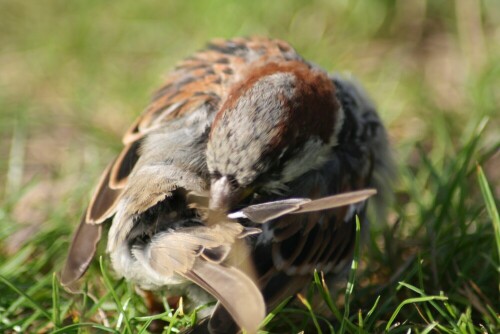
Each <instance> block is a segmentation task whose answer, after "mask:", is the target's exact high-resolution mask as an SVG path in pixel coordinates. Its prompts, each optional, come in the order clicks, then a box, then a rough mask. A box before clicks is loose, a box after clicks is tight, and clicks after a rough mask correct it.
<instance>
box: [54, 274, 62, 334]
mask: <svg viewBox="0 0 500 334" xmlns="http://www.w3.org/2000/svg"><path fill="white" fill-rule="evenodd" d="M59 307H60V306H59V281H58V279H57V274H56V273H52V322H53V323H54V327H55V328H56V329H57V328H59V327H60V325H61V321H60V309H59Z"/></svg>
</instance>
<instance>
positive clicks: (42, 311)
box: [0, 275, 52, 320]
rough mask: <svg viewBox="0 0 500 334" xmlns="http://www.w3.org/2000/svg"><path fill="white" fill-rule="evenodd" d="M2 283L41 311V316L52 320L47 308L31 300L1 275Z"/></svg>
mask: <svg viewBox="0 0 500 334" xmlns="http://www.w3.org/2000/svg"><path fill="white" fill-rule="evenodd" d="M0 281H1V282H3V283H4V284H5V285H7V286H8V287H9V288H10V289H11V290H13V291H14V292H16V293H17V294H19V295H20V296H23V297H24V298H25V299H26V300H27V301H29V302H30V304H31V305H32V306H33V307H34V308H35V309H37V310H38V311H40V313H41V314H43V315H44V316H45V317H46V318H47V319H49V320H52V316H51V315H50V313H49V312H47V310H45V308H44V307H43V306H42V305H40V304H38V303H37V302H36V301H35V300H33V298H31V297H30V296H29V295H27V294H26V293H24V292H23V291H21V290H19V289H18V288H17V287H16V286H15V285H14V284H12V283H11V282H10V281H9V280H8V279H6V278H5V277H3V276H1V275H0Z"/></svg>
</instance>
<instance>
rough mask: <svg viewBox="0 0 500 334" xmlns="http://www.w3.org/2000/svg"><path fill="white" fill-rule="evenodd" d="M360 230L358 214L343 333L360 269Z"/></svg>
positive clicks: (342, 324)
mask: <svg viewBox="0 0 500 334" xmlns="http://www.w3.org/2000/svg"><path fill="white" fill-rule="evenodd" d="M360 231H361V224H360V222H359V217H358V216H356V238H355V242H354V257H353V259H352V264H351V271H350V272H349V280H348V282H347V288H346V290H345V305H344V317H343V319H342V323H341V325H340V333H341V334H343V333H344V332H345V321H346V320H347V319H349V313H350V302H351V295H352V292H353V290H354V282H355V280H356V270H357V269H358V261H359V248H360V247H359V235H360Z"/></svg>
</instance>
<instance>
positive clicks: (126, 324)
mask: <svg viewBox="0 0 500 334" xmlns="http://www.w3.org/2000/svg"><path fill="white" fill-rule="evenodd" d="M99 266H100V268H101V273H102V276H103V279H104V283H105V284H106V286H107V288H108V289H109V291H110V292H111V296H113V299H114V301H115V303H116V305H117V306H118V308H119V309H120V313H121V314H123V317H124V320H125V327H126V328H127V331H128V332H129V333H130V334H132V333H133V332H132V328H131V327H130V323H129V319H128V316H127V314H126V312H125V309H124V308H123V306H122V303H121V302H120V299H119V298H118V295H117V294H116V291H115V289H114V287H113V284H112V283H111V280H110V279H109V277H108V275H107V273H106V270H105V268H104V261H103V258H102V256H100V257H99Z"/></svg>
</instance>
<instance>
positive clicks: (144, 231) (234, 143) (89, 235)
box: [61, 37, 391, 333]
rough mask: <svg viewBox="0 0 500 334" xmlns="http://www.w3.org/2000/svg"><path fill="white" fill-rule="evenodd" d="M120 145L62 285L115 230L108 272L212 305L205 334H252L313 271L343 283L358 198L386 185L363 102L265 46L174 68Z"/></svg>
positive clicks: (224, 44) (225, 47)
mask: <svg viewBox="0 0 500 334" xmlns="http://www.w3.org/2000/svg"><path fill="white" fill-rule="evenodd" d="M123 143H124V145H125V147H124V149H123V150H122V152H121V153H120V154H119V155H118V157H117V158H116V159H115V160H114V161H113V162H112V163H111V164H110V165H109V166H108V167H107V168H106V170H105V171H104V173H103V176H102V177H101V180H100V182H99V184H98V186H97V189H96V191H95V193H94V195H93V197H92V200H91V201H90V204H89V206H88V208H87V210H86V212H85V214H84V216H83V218H82V221H81V223H80V225H79V227H78V229H77V231H76V234H75V236H74V238H73V242H72V245H71V247H70V250H69V255H68V259H67V262H66V265H65V267H64V268H63V271H62V273H61V282H62V284H63V285H65V286H66V287H68V288H69V289H74V288H75V286H76V281H77V280H78V279H79V278H80V277H81V276H82V275H83V274H84V273H85V271H86V270H87V267H88V266H89V263H90V262H91V260H92V258H93V256H94V253H95V251H96V245H97V243H98V242H99V239H100V237H101V229H102V225H103V223H104V222H105V221H107V220H108V218H111V217H113V220H112V223H111V227H110V230H109V234H108V240H107V252H108V253H109V254H110V257H111V262H112V267H113V268H114V270H115V271H116V273H117V274H119V275H121V276H123V277H125V278H126V279H127V280H130V281H132V282H134V283H136V284H138V285H139V286H140V287H142V288H144V289H148V290H157V289H168V290H169V291H171V293H173V294H182V295H185V296H186V295H187V297H188V298H190V299H191V300H193V301H194V303H196V304H199V303H206V302H208V301H210V300H213V299H216V300H218V301H219V303H218V304H217V305H216V306H215V310H214V313H213V314H212V316H211V318H210V320H209V321H205V326H206V330H207V331H209V332H212V333H229V332H231V331H233V332H234V331H237V330H238V328H243V329H245V330H246V331H248V332H250V333H252V332H256V330H257V328H258V326H259V323H260V321H261V320H262V319H263V318H264V316H265V312H266V307H267V309H269V308H271V307H273V306H274V305H276V304H277V303H278V302H280V301H281V300H283V299H284V298H286V297H288V296H291V295H294V294H295V293H297V292H299V291H301V289H303V288H304V286H305V285H306V284H307V283H308V282H309V281H310V280H311V277H312V274H313V271H314V270H315V269H317V270H322V271H324V272H325V273H326V274H329V275H341V274H342V273H343V272H345V269H346V268H347V267H348V265H349V264H350V261H351V260H352V254H353V246H354V238H355V224H354V219H355V216H356V215H358V216H359V217H360V220H361V221H362V223H363V222H365V220H366V218H365V211H366V198H368V197H369V196H371V195H373V193H374V191H370V190H365V191H360V190H362V189H367V188H375V189H377V190H378V191H379V192H383V190H384V187H385V186H386V185H387V184H388V182H389V178H390V174H391V159H390V154H389V149H388V144H387V138H386V133H385V130H384V127H383V125H382V123H381V121H380V119H379V117H378V115H377V113H376V111H375V109H374V107H373V106H372V104H371V103H370V101H369V99H368V98H367V97H366V96H365V94H364V92H363V90H362V89H361V88H360V87H359V86H358V85H357V84H356V83H354V82H353V81H350V80H347V79H344V78H341V77H339V76H332V75H328V74H327V73H326V72H325V71H323V70H322V69H321V68H319V67H318V66H316V65H314V64H312V63H309V62H307V61H306V60H304V59H303V58H302V57H301V56H300V55H299V54H298V53H297V52H296V51H295V50H294V49H293V48H292V47H291V46H290V45H288V44H287V43H285V42H283V41H279V40H271V39H266V38H255V37H254V38H238V39H232V40H217V41H214V42H212V43H211V44H209V45H208V47H207V48H206V49H205V50H202V51H200V52H198V53H195V54H194V55H193V56H191V57H188V58H186V59H185V60H184V61H183V62H181V63H180V64H179V65H178V66H177V67H176V68H175V69H174V71H173V72H171V73H170V74H169V76H168V77H167V80H166V82H165V84H164V85H163V86H162V87H161V88H160V89H159V90H158V91H157V93H156V94H155V95H154V97H153V99H152V102H151V104H150V105H149V106H148V108H147V109H146V110H145V112H144V113H143V114H142V115H141V116H140V117H139V118H138V119H137V120H136V121H135V122H134V123H133V125H132V126H131V128H130V129H129V130H128V131H127V132H126V134H125V136H124V138H123ZM357 191H360V192H357ZM339 194H340V195H339ZM335 195H337V196H335ZM331 196H333V197H331ZM304 198H305V199H304ZM322 198H323V199H322ZM311 199H312V201H311Z"/></svg>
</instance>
